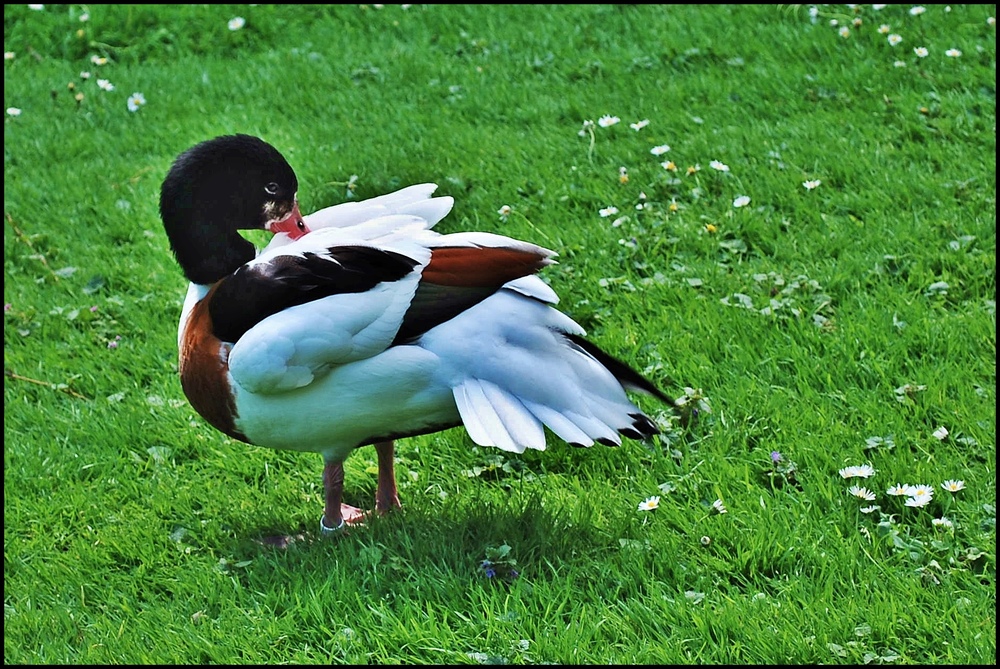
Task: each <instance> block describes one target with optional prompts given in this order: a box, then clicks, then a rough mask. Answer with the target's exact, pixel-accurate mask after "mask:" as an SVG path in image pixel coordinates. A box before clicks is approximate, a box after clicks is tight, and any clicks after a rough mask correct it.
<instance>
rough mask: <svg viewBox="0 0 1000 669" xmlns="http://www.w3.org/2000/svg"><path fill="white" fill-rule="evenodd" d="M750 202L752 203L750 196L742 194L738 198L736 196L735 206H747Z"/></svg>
mask: <svg viewBox="0 0 1000 669" xmlns="http://www.w3.org/2000/svg"><path fill="white" fill-rule="evenodd" d="M748 204H750V196H748V195H740V196H739V197H738V198H736V199H735V200H733V206H734V207H737V208H738V207H745V206H747V205H748Z"/></svg>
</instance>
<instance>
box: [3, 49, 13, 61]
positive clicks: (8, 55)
mask: <svg viewBox="0 0 1000 669" xmlns="http://www.w3.org/2000/svg"><path fill="white" fill-rule="evenodd" d="M3 59H4V60H14V52H13V51H4V52H3Z"/></svg>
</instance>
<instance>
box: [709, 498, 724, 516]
mask: <svg viewBox="0 0 1000 669" xmlns="http://www.w3.org/2000/svg"><path fill="white" fill-rule="evenodd" d="M712 511H715V512H716V513H728V509H726V505H725V504H723V503H722V500H721V499H717V500H715V501H714V502H712Z"/></svg>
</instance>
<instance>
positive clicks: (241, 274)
mask: <svg viewBox="0 0 1000 669" xmlns="http://www.w3.org/2000/svg"><path fill="white" fill-rule="evenodd" d="M417 264H418V263H417V261H415V260H413V259H412V258H408V257H406V256H405V255H402V254H399V253H395V252H393V251H385V250H382V249H376V248H371V247H368V246H338V247H332V248H329V249H327V250H326V252H325V253H324V254H322V255H321V254H318V253H305V254H303V255H279V256H276V257H275V258H274V259H273V260H271V261H270V262H267V263H260V264H254V265H243V266H242V267H240V268H239V269H238V270H236V271H235V272H234V273H233V274H231V275H230V276H228V277H226V278H225V279H223V280H222V281H220V282H219V286H218V288H216V291H215V295H214V296H213V298H212V302H211V304H210V305H209V312H210V314H211V316H212V324H213V327H214V330H215V336H217V337H218V338H219V339H221V340H222V341H225V342H231V343H235V342H237V341H239V339H240V337H242V336H243V334H244V333H245V332H246V331H247V330H249V329H250V328H252V327H253V326H254V325H256V324H257V323H259V322H260V321H262V320H264V319H265V318H267V317H268V316H271V315H273V314H276V313H278V312H279V311H282V310H284V309H288V308H289V307H294V306H297V305H299V304H305V303H307V302H312V301H313V300H318V299H321V298H324V297H328V296H330V295H339V294H345V293H362V292H364V291H366V290H370V289H371V288H373V287H374V286H376V285H378V284H380V283H382V282H385V281H398V280H399V279H401V278H403V277H404V276H406V275H407V274H409V273H410V272H412V271H413V268H414V267H416V266H417Z"/></svg>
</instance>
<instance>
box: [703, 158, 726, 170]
mask: <svg viewBox="0 0 1000 669" xmlns="http://www.w3.org/2000/svg"><path fill="white" fill-rule="evenodd" d="M708 166H709V167H711V168H712V169H713V170H719V171H720V172H728V171H729V165H726V164H725V163H724V162H722V161H719V160H713V161H712V162H710V163H709V164H708Z"/></svg>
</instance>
